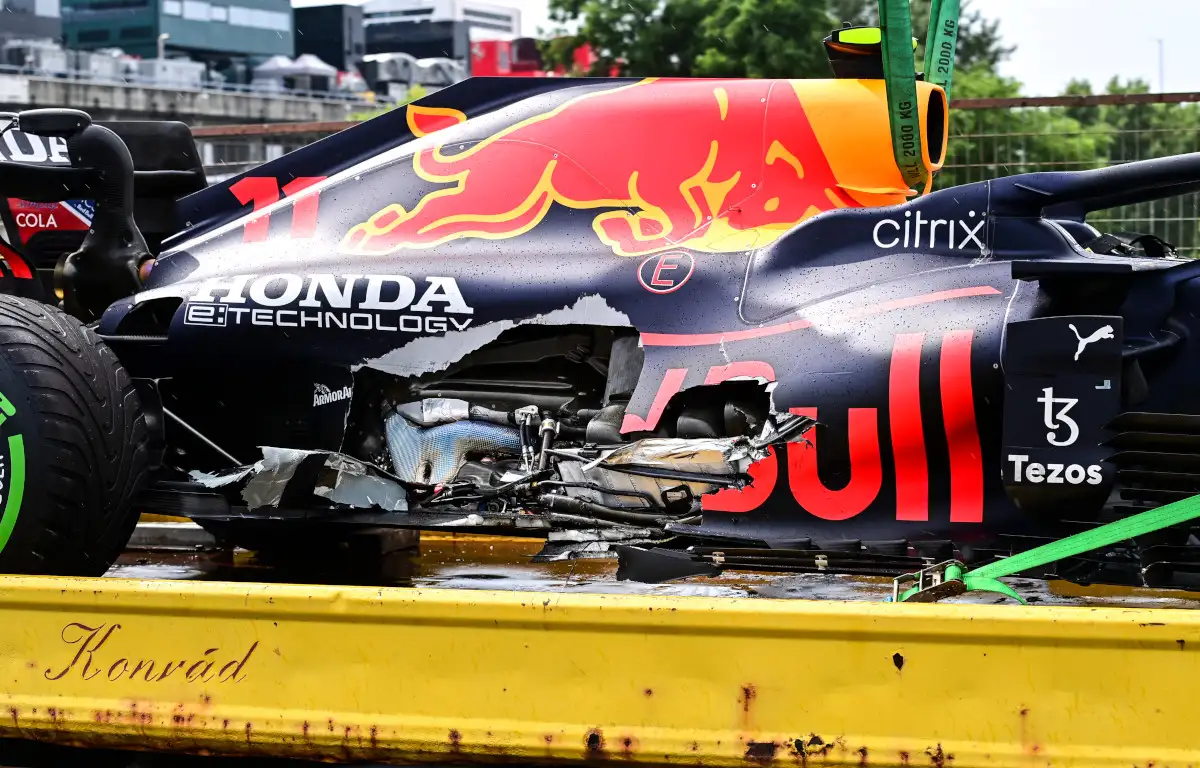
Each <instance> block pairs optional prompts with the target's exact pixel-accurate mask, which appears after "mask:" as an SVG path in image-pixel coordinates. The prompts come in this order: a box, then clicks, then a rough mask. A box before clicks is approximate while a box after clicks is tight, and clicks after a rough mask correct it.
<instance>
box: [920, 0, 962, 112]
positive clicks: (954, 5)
mask: <svg viewBox="0 0 1200 768" xmlns="http://www.w3.org/2000/svg"><path fill="white" fill-rule="evenodd" d="M959 13H960V6H959V0H933V6H932V8H931V9H930V11H929V35H928V36H927V37H926V39H925V81H926V82H929V83H933V84H934V85H939V86H941V87H942V90H944V91H945V92H946V101H947V102H949V101H950V84H951V81H953V80H954V57H955V52H956V51H957V50H958V17H959Z"/></svg>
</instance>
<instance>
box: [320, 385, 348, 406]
mask: <svg viewBox="0 0 1200 768" xmlns="http://www.w3.org/2000/svg"><path fill="white" fill-rule="evenodd" d="M353 394H354V391H353V390H352V389H351V388H350V387H349V386H345V387H342V388H341V389H335V390H332V391H331V390H330V389H329V387H327V386H325V385H324V384H320V383H316V382H314V383H313V407H314V408H315V407H317V406H318V405H329V404H330V403H336V402H339V401H341V400H349V399H350V397H351V395H353Z"/></svg>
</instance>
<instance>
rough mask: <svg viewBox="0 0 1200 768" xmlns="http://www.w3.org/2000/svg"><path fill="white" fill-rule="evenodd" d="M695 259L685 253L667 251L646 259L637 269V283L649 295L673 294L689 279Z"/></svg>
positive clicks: (694, 265)
mask: <svg viewBox="0 0 1200 768" xmlns="http://www.w3.org/2000/svg"><path fill="white" fill-rule="evenodd" d="M694 271H696V259H695V258H694V257H693V256H692V254H690V253H688V252H687V251H667V252H666V253H658V254H655V255H653V256H651V257H650V258H648V259H646V260H645V261H643V262H642V263H641V265H640V266H639V267H638V282H639V283H641V284H642V287H643V288H645V289H646V290H647V291H650V292H651V293H674V292H675V291H678V290H679V289H680V288H682V287H683V286H684V284H685V283H686V282H687V281H688V280H689V279H691V277H692V272H694Z"/></svg>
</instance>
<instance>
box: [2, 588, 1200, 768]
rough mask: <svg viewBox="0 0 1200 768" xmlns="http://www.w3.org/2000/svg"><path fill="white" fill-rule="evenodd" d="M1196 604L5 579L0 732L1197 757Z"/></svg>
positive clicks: (783, 753) (985, 758) (1095, 760)
mask: <svg viewBox="0 0 1200 768" xmlns="http://www.w3.org/2000/svg"><path fill="white" fill-rule="evenodd" d="M1198 651H1200V615H1198V614H1196V613H1193V612H1190V611H1164V610H1137V609H1090V608H1045V607H1042V608H1038V607H1033V608H1022V607H1017V606H965V605H889V604H862V603H840V602H803V601H774V600H736V599H709V598H695V597H690V598H663V597H638V596H627V595H626V596H619V597H614V596H605V595H574V594H572V595H564V594H538V593H500V592H483V591H479V592H463V591H441V590H416V589H374V588H357V587H354V588H351V587H310V586H288V585H265V584H227V583H187V582H170V581H162V582H136V581H130V582H124V581H119V580H69V579H48V578H3V579H0V737H23V738H33V739H41V740H51V741H59V742H65V743H76V744H94V745H101V744H106V745H129V746H138V747H143V748H153V749H166V750H180V751H201V750H206V751H210V752H217V753H253V754H267V753H269V754H276V755H294V756H306V757H320V758H326V759H330V760H334V761H349V760H356V759H367V760H376V761H390V760H418V761H430V760H434V759H452V760H461V761H467V760H475V759H498V758H499V759H508V760H521V761H537V760H542V759H549V760H584V759H587V760H593V761H595V760H600V761H606V760H607V761H615V762H626V761H631V762H643V763H687V764H689V765H697V764H702V765H729V766H732V765H747V764H756V765H769V764H772V763H779V764H780V765H785V764H786V765H793V764H795V765H808V764H811V763H814V762H821V763H823V764H853V765H860V766H861V765H915V764H921V765H934V766H938V767H939V768H941V766H974V765H991V766H1032V765H1044V764H1048V763H1051V764H1054V765H1112V766H1128V765H1147V764H1153V765H1155V766H1168V765H1171V766H1174V765H1188V764H1197V763H1200V742H1197V741H1196V739H1195V738H1194V737H1193V735H1192V734H1193V732H1194V729H1193V727H1192V719H1193V713H1192V708H1191V707H1190V706H1189V703H1190V702H1191V701H1192V700H1193V698H1194V691H1195V687H1196V680H1197V679H1198V678H1200V653H1198Z"/></svg>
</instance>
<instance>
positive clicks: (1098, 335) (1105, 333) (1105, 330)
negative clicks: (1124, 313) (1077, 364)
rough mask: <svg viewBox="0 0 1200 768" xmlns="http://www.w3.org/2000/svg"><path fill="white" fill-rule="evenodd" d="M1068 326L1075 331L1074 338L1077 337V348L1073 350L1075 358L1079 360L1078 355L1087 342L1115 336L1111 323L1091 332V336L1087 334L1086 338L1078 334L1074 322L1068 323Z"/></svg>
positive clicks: (1090, 342)
mask: <svg viewBox="0 0 1200 768" xmlns="http://www.w3.org/2000/svg"><path fill="white" fill-rule="evenodd" d="M1068 327H1070V329H1071V330H1072V331H1074V332H1075V338H1077V339H1079V347H1078V349H1076V350H1075V359H1076V360H1079V356H1080V355H1082V354H1083V350H1084V349H1086V348H1087V345H1088V344H1092V343H1094V342H1097V341H1100V340H1101V339H1111V338H1115V337H1114V336H1113V327H1112V326H1111V325H1106V326H1104V327H1102V328H1101V329H1100V330H1098V331H1096V332H1095V333H1093V334H1092V335H1091V336H1088V337H1087V338H1084V337H1083V336H1080V335H1079V329H1078V328H1076V327H1075V324H1074V323H1069V324H1068Z"/></svg>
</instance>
